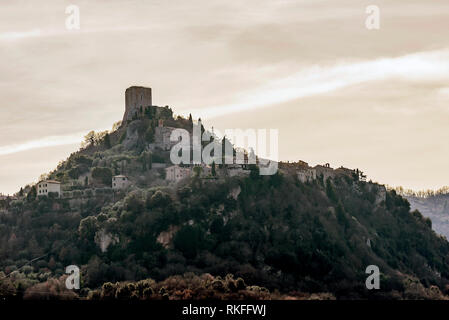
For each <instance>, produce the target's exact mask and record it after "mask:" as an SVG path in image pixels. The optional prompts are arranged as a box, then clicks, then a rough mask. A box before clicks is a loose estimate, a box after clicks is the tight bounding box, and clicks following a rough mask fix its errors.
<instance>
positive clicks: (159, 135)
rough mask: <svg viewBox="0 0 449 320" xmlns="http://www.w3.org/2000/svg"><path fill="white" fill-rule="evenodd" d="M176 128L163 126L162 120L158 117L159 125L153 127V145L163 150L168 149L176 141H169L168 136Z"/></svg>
mask: <svg viewBox="0 0 449 320" xmlns="http://www.w3.org/2000/svg"><path fill="white" fill-rule="evenodd" d="M175 129H176V128H172V127H164V121H163V120H162V119H159V125H158V126H157V127H156V128H155V134H154V142H155V146H156V147H159V148H160V149H162V150H164V151H168V150H170V149H171V148H172V147H173V146H174V145H175V144H177V143H178V141H170V136H171V133H172V132H173V130H175Z"/></svg>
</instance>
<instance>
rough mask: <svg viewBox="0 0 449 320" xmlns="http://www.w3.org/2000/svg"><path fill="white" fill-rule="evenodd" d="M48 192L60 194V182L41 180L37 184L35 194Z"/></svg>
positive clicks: (40, 194) (46, 194)
mask: <svg viewBox="0 0 449 320" xmlns="http://www.w3.org/2000/svg"><path fill="white" fill-rule="evenodd" d="M50 193H53V194H57V195H58V197H60V196H61V182H59V181H56V180H43V181H40V182H39V183H38V184H37V196H38V197H39V196H48V195H49V194H50Z"/></svg>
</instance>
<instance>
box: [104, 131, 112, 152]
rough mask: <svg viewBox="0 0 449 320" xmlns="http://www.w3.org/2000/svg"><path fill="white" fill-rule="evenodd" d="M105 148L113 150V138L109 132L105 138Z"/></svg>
mask: <svg viewBox="0 0 449 320" xmlns="http://www.w3.org/2000/svg"><path fill="white" fill-rule="evenodd" d="M103 141H104V146H105V147H106V148H107V149H110V148H111V138H110V137H109V133H108V132H106V135H105V136H104V140H103Z"/></svg>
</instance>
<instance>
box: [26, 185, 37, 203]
mask: <svg viewBox="0 0 449 320" xmlns="http://www.w3.org/2000/svg"><path fill="white" fill-rule="evenodd" d="M36 197H37V191H36V186H32V187H31V189H30V192H28V194H27V200H28V201H30V200H34V199H36Z"/></svg>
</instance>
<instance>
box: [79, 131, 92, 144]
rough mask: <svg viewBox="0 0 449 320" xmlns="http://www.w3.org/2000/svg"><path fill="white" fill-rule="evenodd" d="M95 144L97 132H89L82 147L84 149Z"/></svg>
mask: <svg viewBox="0 0 449 320" xmlns="http://www.w3.org/2000/svg"><path fill="white" fill-rule="evenodd" d="M94 144H95V131H93V130H92V131H89V133H88V134H86V135H85V136H84V141H83V142H82V144H81V146H82V147H83V148H85V147H88V146H93V145H94Z"/></svg>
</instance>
